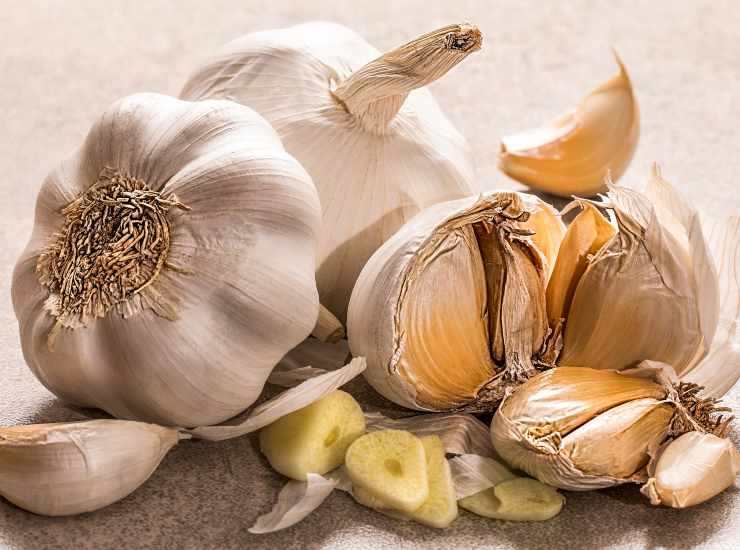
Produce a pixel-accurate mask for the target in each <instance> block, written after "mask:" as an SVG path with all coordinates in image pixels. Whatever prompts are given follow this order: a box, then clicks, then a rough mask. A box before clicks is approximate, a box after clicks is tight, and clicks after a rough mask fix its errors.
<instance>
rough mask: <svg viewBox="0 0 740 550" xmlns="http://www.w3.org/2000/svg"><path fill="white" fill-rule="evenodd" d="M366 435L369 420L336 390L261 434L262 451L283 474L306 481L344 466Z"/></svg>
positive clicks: (356, 406) (358, 408) (349, 397)
mask: <svg viewBox="0 0 740 550" xmlns="http://www.w3.org/2000/svg"><path fill="white" fill-rule="evenodd" d="M363 433H365V416H364V415H363V413H362V409H361V408H360V405H359V404H358V403H357V401H355V399H354V398H353V397H352V396H351V395H350V394H348V393H346V392H343V391H341V390H336V391H335V392H333V393H330V394H329V395H327V396H326V397H323V398H321V399H320V400H318V401H316V402H315V403H312V404H311V405H309V406H308V407H305V408H303V409H300V410H298V411H295V412H293V413H290V414H288V415H285V416H283V417H282V418H280V419H279V420H277V421H275V422H273V423H272V424H270V425H269V426H266V427H265V428H263V429H262V430H261V431H260V448H261V450H262V452H263V453H264V455H265V456H266V457H267V460H268V461H269V462H270V465H271V466H272V467H273V468H274V469H275V470H277V471H278V472H280V473H281V474H283V475H285V476H288V477H291V478H293V479H297V480H305V479H306V475H307V474H308V473H315V474H322V475H323V474H325V473H327V472H329V471H331V470H333V469H334V468H336V467H337V466H339V465H341V464H342V463H343V462H344V455H345V454H346V452H347V448H348V447H349V446H350V444H351V443H352V442H353V441H354V440H355V439H357V438H358V437H360V436H361V435H362V434H363Z"/></svg>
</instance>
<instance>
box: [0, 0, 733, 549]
mask: <svg viewBox="0 0 740 550" xmlns="http://www.w3.org/2000/svg"><path fill="white" fill-rule="evenodd" d="M315 19H327V20H334V21H338V22H341V23H344V24H347V25H349V26H351V27H353V28H354V29H355V30H357V31H358V32H360V33H361V34H363V35H364V36H365V37H366V38H367V39H368V40H369V41H370V42H372V43H374V44H375V45H377V46H378V47H380V48H390V47H393V46H396V45H398V44H400V43H402V42H404V41H406V40H407V39H409V38H411V37H412V36H414V35H415V34H417V33H420V32H423V31H427V30H430V29H433V28H436V27H438V26H441V25H443V24H447V23H450V22H458V21H461V20H466V19H467V20H470V21H472V22H474V23H476V24H477V25H479V26H480V28H481V29H482V31H483V32H484V34H485V46H484V50H483V51H482V52H479V53H476V54H475V55H474V56H473V57H471V58H470V59H469V60H468V61H466V62H465V63H464V64H463V65H461V66H460V67H458V68H456V69H455V70H454V71H453V72H452V73H451V74H450V75H449V76H448V77H447V78H445V79H444V80H442V81H441V82H438V83H435V84H434V85H433V86H432V88H433V90H434V93H435V94H436V96H437V98H438V100H439V102H440V103H441V104H442V105H443V107H444V108H445V109H446V110H447V112H448V113H449V116H450V118H451V119H452V120H453V121H454V122H455V123H456V124H457V125H458V127H459V128H460V129H461V131H462V132H463V133H464V134H465V135H466V136H467V137H468V138H469V139H470V141H471V143H472V146H473V149H474V151H475V156H476V160H477V163H478V168H479V173H480V177H481V178H482V180H483V181H485V182H486V184H487V185H489V186H497V187H511V188H517V184H515V183H514V182H512V181H510V180H508V179H507V178H506V177H505V176H503V175H501V174H500V173H498V172H497V170H496V166H495V162H496V151H497V149H498V145H497V143H498V139H499V137H500V136H501V135H503V134H504V133H509V132H513V131H516V130H519V129H524V128H528V127H530V126H533V125H537V124H539V123H541V122H543V121H545V120H547V119H548V118H550V117H552V116H554V115H556V114H558V113H559V112H561V111H563V110H564V109H567V108H569V107H571V106H572V105H574V104H575V102H576V101H577V100H578V99H579V98H580V97H581V96H582V95H583V94H585V93H586V92H587V91H588V90H589V89H590V88H591V87H593V86H595V85H596V84H598V83H599V82H600V81H602V80H603V79H605V78H607V77H608V76H610V75H611V74H612V73H613V72H614V71H615V65H614V62H613V60H612V58H611V53H610V50H609V48H610V46H612V45H613V46H615V47H616V48H617V49H618V50H619V53H620V55H621V56H622V58H623V59H624V61H625V63H626V65H627V67H628V68H629V70H630V73H631V76H632V79H633V81H634V84H635V87H636V90H637V95H638V98H639V101H640V106H641V110H642V137H641V142H640V146H639V148H638V151H637V155H636V157H635V159H634V161H633V163H632V165H631V167H630V169H629V171H628V173H627V174H626V176H625V177H624V179H623V180H622V181H623V182H624V183H625V184H627V185H635V184H639V183H640V182H642V181H643V179H644V177H645V176H646V175H647V172H648V168H649V166H650V164H651V163H652V162H653V161H659V162H660V163H661V164H662V165H663V169H664V175H665V176H666V177H667V178H668V179H669V180H671V181H674V182H675V183H676V184H677V185H678V187H679V188H681V189H682V190H683V191H685V192H686V193H687V194H688V195H689V197H690V198H691V200H692V201H693V202H694V203H695V204H697V205H698V206H699V207H700V208H702V209H703V210H704V211H706V212H710V211H712V212H717V213H719V214H722V215H728V214H735V215H737V214H739V213H740V199H739V198H738V187H737V185H738V184H737V174H738V173H740V155H738V153H737V150H738V145H740V137H739V134H738V132H739V130H738V120H740V102H738V101H737V98H738V96H739V95H740V65H738V59H740V8H739V7H738V4H737V3H736V2H733V1H731V0H728V1H718V0H715V1H702V2H698V1H697V2H671V1H668V0H661V1H653V2H638V1H620V2H607V1H588V0H579V1H570V2H567V3H555V2H553V3H543V2H537V1H535V0H530V1H516V2H514V1H502V0H500V1H497V2H484V1H482V0H481V1H478V2H466V1H460V2H452V3H451V2H429V1H424V0H414V1H408V2H391V1H390V0H376V1H374V2H367V3H355V2H341V1H336V2H315V1H311V2H304V1H299V0H290V1H286V2H267V1H264V2H261V1H260V2H258V1H244V0H242V1H238V2H226V1H210V2H201V1H198V0H181V1H178V2H174V1H172V2H165V1H150V2H146V3H145V2H112V1H111V2H92V1H90V2H64V3H62V2H32V1H27V2H22V3H10V2H4V3H3V4H2V9H0V28H2V29H3V32H2V33H0V75H2V85H1V86H0V107H1V108H2V114H3V116H2V119H3V124H2V127H3V131H2V133H1V134H0V174H2V179H0V236H1V238H2V247H0V346H1V348H0V349H2V354H0V424H2V425H10V424H19V423H29V422H48V421H59V420H68V419H73V418H78V416H77V415H76V413H74V412H73V411H70V410H68V409H65V408H64V407H63V406H62V404H61V403H59V402H58V401H57V400H56V399H54V398H53V397H52V396H51V395H50V394H49V393H48V392H47V391H46V390H44V388H42V387H41V385H40V384H39V383H38V382H37V381H36V380H35V379H34V378H33V376H32V375H31V374H30V372H29V371H28V370H27V369H26V367H25V366H24V363H23V357H22V355H21V352H20V349H19V343H18V332H17V326H16V322H15V318H14V315H13V312H12V307H11V304H10V292H9V290H10V277H11V273H12V269H13V264H14V262H15V259H16V257H17V256H18V254H19V253H20V251H21V249H22V247H23V246H24V243H25V241H26V239H27V238H28V236H29V233H30V228H31V224H32V219H33V204H34V200H35V195H36V191H37V190H38V188H39V186H40V184H41V181H42V179H43V177H44V175H45V174H46V173H47V172H48V171H49V170H50V169H51V168H52V167H53V166H54V165H55V164H56V163H57V162H58V161H59V160H61V159H62V158H64V157H65V156H67V155H69V154H70V153H71V152H72V151H73V150H74V149H75V148H76V147H77V146H78V145H79V144H80V143H81V141H82V139H83V137H84V135H85V133H86V132H87V129H88V127H89V125H90V123H91V121H92V120H93V118H94V117H95V116H97V114H98V113H100V112H101V111H102V110H103V109H104V108H105V107H106V106H107V105H108V104H110V103H111V102H112V101H114V100H115V99H117V98H119V97H121V96H123V95H126V94H129V93H134V92H139V91H156V92H161V93H169V94H177V93H178V91H179V89H180V86H181V85H182V83H183V82H184V79H185V77H186V75H187V74H188V72H189V71H190V70H191V69H192V68H193V67H195V65H196V64H197V63H199V62H200V61H201V60H202V59H204V58H205V57H207V56H208V55H209V54H210V53H211V52H213V51H214V50H215V49H216V48H217V47H219V46H220V45H221V44H222V43H224V42H226V41H228V40H230V39H232V38H235V37H237V36H239V35H240V34H243V33H246V32H249V31H254V30H259V29H267V28H273V27H280V26H285V25H289V24H293V23H298V22H302V21H309V20H315ZM349 389H350V391H352V392H353V393H355V395H357V396H358V397H359V398H360V399H361V400H363V401H365V402H372V403H375V404H382V403H381V399H380V398H379V397H377V396H376V395H374V394H373V393H372V391H371V390H369V389H368V388H367V386H365V385H364V384H363V383H362V382H361V381H357V382H353V383H352V384H351V385H350V386H349ZM738 395H739V393H738V389H737V388H736V389H735V390H734V391H733V393H731V395H730V398H729V402H730V404H731V405H732V406H733V407H734V408H735V411H738V410H740V407H739V405H738ZM733 437H734V439H735V441H736V442H737V439H738V438H737V432H735V434H733ZM283 483H284V480H283V479H282V478H281V477H280V476H279V475H277V474H275V473H274V472H272V471H271V470H270V469H269V468H268V467H267V463H266V462H265V460H263V458H262V457H261V456H260V455H259V453H258V452H257V448H256V444H255V440H254V438H249V437H246V438H242V439H239V440H236V441H229V442H223V443H213V444H211V443H205V442H183V443H182V444H181V445H180V446H178V447H177V448H176V449H175V450H174V451H173V452H172V453H171V454H170V455H169V456H168V457H167V458H166V459H165V461H164V463H163V464H162V466H161V467H160V468H159V469H158V470H157V472H156V473H155V474H154V476H153V477H152V478H151V480H150V481H149V482H148V483H147V484H145V485H144V486H143V487H142V488H141V489H139V490H138V491H136V492H135V493H134V494H133V495H131V496H130V497H128V498H126V499H125V500H123V501H121V502H119V503H117V504H114V505H112V506H110V507H108V508H106V509H104V510H101V511H98V512H95V513H92V514H86V515H83V516H79V517H73V518H56V519H52V518H43V517H38V516H34V515H32V514H29V513H26V512H24V511H22V510H19V509H17V508H15V507H13V506H11V505H9V504H8V503H7V502H6V501H3V500H0V547H2V548H9V549H13V550H31V549H33V550H40V549H44V548H58V549H66V548H74V549H75V550H84V549H101V548H162V549H169V548H172V549H178V550H187V549H203V548H225V549H229V548H235V549H236V548H245V547H249V548H281V549H282V548H352V549H357V550H363V549H370V548H380V547H388V548H448V547H454V548H510V547H517V548H528V549H534V548H570V547H574V546H575V547H578V548H643V547H670V548H688V547H704V548H736V547H738V544H739V539H740V517H739V515H738V512H737V510H738V505H739V504H740V491H738V490H737V488H734V489H730V490H728V491H726V492H725V493H724V494H722V495H721V496H719V497H718V498H716V499H714V500H712V501H711V502H708V503H705V504H703V505H701V506H698V507H696V508H693V509H691V510H688V511H676V510H668V509H661V508H652V507H650V506H648V505H647V504H646V502H645V501H644V500H643V498H642V497H641V496H640V495H639V493H638V491H637V489H636V488H635V487H622V488H617V489H612V490H606V491H601V492H592V493H586V494H569V495H568V503H567V505H566V506H565V508H564V510H563V512H562V514H560V515H559V516H558V517H557V518H555V519H554V520H552V521H549V522H546V523H540V524H516V523H506V522H495V521H489V520H484V519H482V518H478V517H476V516H473V515H470V514H467V513H463V514H462V516H461V517H460V518H459V519H458V520H457V522H456V523H455V524H454V526H453V527H452V528H450V529H448V530H446V531H436V530H433V529H430V528H426V527H423V526H420V525H416V524H414V523H402V522H398V521H394V520H392V519H389V518H387V517H385V516H383V515H380V514H377V513H373V512H371V511H369V510H367V509H364V508H362V507H360V506H359V505H357V504H355V503H354V502H353V501H352V499H351V498H350V497H348V496H347V495H345V494H343V493H336V494H333V495H332V496H331V497H330V498H329V499H328V500H327V501H326V502H325V503H324V505H323V506H322V507H321V508H320V509H319V510H318V511H317V512H315V513H314V514H313V515H311V516H310V517H308V518H307V519H306V520H305V521H303V522H302V523H300V524H299V525H297V526H295V527H293V528H291V529H288V530H286V531H283V532H280V533H277V534H272V535H263V536H256V535H250V534H249V533H248V531H247V528H248V527H249V526H250V525H251V524H252V523H253V521H254V519H255V518H256V517H257V516H258V515H260V514H261V513H264V512H265V511H267V510H268V509H269V508H270V507H271V505H272V502H273V500H274V498H275V496H276V494H277V491H278V490H279V488H280V487H281V486H282V484H283Z"/></svg>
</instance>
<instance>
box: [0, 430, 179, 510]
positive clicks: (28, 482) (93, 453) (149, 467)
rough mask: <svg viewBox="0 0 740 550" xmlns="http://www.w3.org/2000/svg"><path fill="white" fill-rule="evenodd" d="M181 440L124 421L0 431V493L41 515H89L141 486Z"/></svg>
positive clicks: (171, 433)
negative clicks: (84, 513) (88, 513)
mask: <svg viewBox="0 0 740 550" xmlns="http://www.w3.org/2000/svg"><path fill="white" fill-rule="evenodd" d="M182 437H187V436H185V435H182V434H178V431H177V430H175V429H171V428H164V427H161V426H155V425H153V424H144V423H141V422H130V421H124V420H91V421H87V422H73V423H67V424H36V425H32V426H14V427H10V428H0V495H2V496H3V497H5V498H6V499H8V500H9V501H10V502H12V503H13V504H15V505H17V506H19V507H20V508H24V509H25V510H28V511H31V512H34V513H36V514H42V515H46V516H66V515H72V514H81V513H83V512H91V511H93V510H97V509H99V508H102V507H104V506H107V505H109V504H112V503H113V502H116V501H117V500H120V499H122V498H124V497H126V496H127V495H129V494H130V493H131V492H133V491H134V490H136V489H137V488H138V487H139V486H141V485H142V484H143V483H144V482H145V481H146V480H147V479H148V478H149V476H151V474H152V473H153V472H154V470H155V469H156V468H157V466H158V465H159V463H160V462H161V461H162V459H163V458H164V456H165V455H166V454H167V452H168V451H169V450H170V449H171V448H172V447H173V446H174V445H176V444H177V442H178V440H179V439H180V438H182Z"/></svg>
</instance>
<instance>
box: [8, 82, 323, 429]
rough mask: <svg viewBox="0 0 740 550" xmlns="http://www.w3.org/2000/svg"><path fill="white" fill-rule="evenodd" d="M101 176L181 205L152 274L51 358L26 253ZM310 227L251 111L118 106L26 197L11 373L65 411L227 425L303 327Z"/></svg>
mask: <svg viewBox="0 0 740 550" xmlns="http://www.w3.org/2000/svg"><path fill="white" fill-rule="evenodd" d="M109 168H112V169H114V170H115V171H117V172H118V173H120V174H123V175H127V176H130V177H132V178H136V179H138V180H141V181H142V182H144V183H145V184H146V186H147V187H148V188H149V190H150V191H151V192H159V193H160V194H161V195H162V196H165V197H166V196H169V195H174V196H176V197H177V199H178V200H179V201H180V202H181V203H182V204H185V205H187V207H188V208H189V209H190V210H187V211H185V210H179V209H171V211H170V212H169V213H168V216H169V225H170V241H171V242H170V246H169V251H168V253H167V256H166V260H165V264H164V265H163V267H162V270H161V271H160V272H159V274H158V275H157V276H156V278H155V279H153V280H151V281H150V284H148V286H146V288H141V289H139V291H137V293H135V294H133V295H131V296H130V298H129V299H127V300H126V301H123V302H121V303H119V304H117V305H116V307H115V309H111V310H110V311H109V312H107V314H105V316H103V317H102V318H95V317H93V318H88V319H87V320H86V321H85V320H83V321H81V324H82V325H83V326H79V327H78V328H66V327H65V328H61V329H59V330H58V334H57V335H56V338H54V342H55V346H54V351H51V350H50V348H49V346H48V342H49V337H50V334H51V333H52V332H53V331H54V330H57V328H55V327H58V325H57V322H56V319H55V316H54V315H53V314H52V313H50V312H49V311H48V310H49V308H48V307H47V305H48V301H49V299H50V294H49V290H48V289H47V287H45V286H43V285H42V284H41V283H40V279H39V274H38V273H37V265H39V258H40V257H41V256H42V255H43V254H44V253H45V252H47V251H48V250H49V247H50V246H51V244H52V243H54V242H55V237H54V234H55V232H58V231H60V230H61V229H62V228H63V226H64V223H65V217H64V215H63V214H62V213H61V210H62V209H63V208H65V207H67V206H68V205H70V204H71V203H73V202H74V201H75V200H77V199H78V197H80V195H81V194H83V193H85V192H86V191H87V190H89V188H90V187H91V186H92V185H93V184H95V183H96V182H98V181H99V178H100V176H101V173H103V171H104V170H106V169H109ZM319 222H320V205H319V202H318V196H317V193H316V189H315V188H314V186H313V184H312V182H311V179H310V177H309V176H308V174H307V173H306V172H305V170H304V169H303V168H302V167H301V166H300V165H299V164H298V162H297V161H296V160H295V159H293V157H291V156H290V155H289V154H287V153H286V152H285V150H284V149H283V146H282V144H281V143H280V140H279V138H278V136H277V135H276V133H275V132H274V130H273V129H272V128H271V127H270V126H269V124H268V123H267V122H266V121H265V120H264V119H263V118H262V117H260V116H259V115H258V114H257V113H255V112H254V111H252V110H250V109H248V108H246V107H243V106H241V105H237V104H235V103H232V102H226V101H203V102H198V103H191V102H186V101H180V100H177V99H174V98H170V97H167V96H162V95H158V94H138V95H133V96H129V97H126V98H124V99H122V100H120V101H118V102H116V103H114V104H113V105H112V106H111V107H110V108H108V109H107V110H106V111H105V112H104V113H103V114H102V115H101V117H100V118H99V119H98V120H97V121H96V122H95V124H94V125H93V127H92V129H91V130H90V132H89V134H88V136H87V138H86V140H85V142H84V144H83V146H82V148H81V149H80V150H79V151H78V152H77V153H76V154H75V155H73V156H72V157H71V158H70V159H68V160H66V161H65V162H63V163H62V164H61V165H60V166H59V167H58V168H56V169H55V170H54V171H52V172H51V174H50V175H49V176H48V177H47V178H46V180H45V182H44V185H43V186H42V188H41V191H40V192H39V196H38V200H37V205H36V220H35V225H34V230H33V234H32V236H31V239H30V242H29V244H28V246H27V248H26V250H25V252H24V253H23V255H22V256H21V258H20V259H19V261H18V263H17V265H16V268H15V271H14V274H13V288H12V296H13V306H14V309H15V313H16V317H17V318H18V323H19V329H20V336H21V344H22V347H23V353H24V357H25V359H26V363H27V364H28V365H29V367H30V368H31V370H32V371H33V372H34V374H35V375H36V376H37V378H38V379H39V380H40V381H41V382H42V383H43V384H44V385H45V386H46V387H47V388H49V389H50V390H51V391H52V392H53V393H55V394H56V395H58V396H59V397H61V398H62V399H64V400H65V401H67V402H71V403H74V404H77V405H81V406H86V407H97V408H100V409H103V410H105V411H107V412H109V413H110V414H112V415H113V416H116V417H118V418H126V419H138V420H148V421H156V422H158V423H161V424H166V425H178V426H199V425H208V424H215V423H218V422H221V421H223V420H225V419H228V418H231V417H233V416H234V415H236V414H238V413H240V412H242V411H243V410H244V409H246V408H247V407H248V406H249V405H251V404H252V403H253V402H254V401H255V400H256V399H257V397H258V395H259V394H260V392H261V390H262V387H263V385H264V383H265V380H266V379H267V377H268V375H269V374H270V371H271V370H272V368H273V367H274V366H275V364H276V363H277V362H278V361H279V360H280V359H281V357H282V356H283V355H285V353H286V352H288V351H289V350H290V349H291V348H293V347H294V346H295V345H297V344H298V343H299V342H300V341H302V340H303V339H304V338H305V337H306V336H307V335H308V334H309V333H310V332H311V329H312V328H313V327H314V324H315V322H316V318H317V314H318V296H317V291H316V287H315V279H314V272H315V252H314V248H315V246H314V245H315V242H316V238H317V235H318V226H319ZM140 235H141V234H140ZM155 238H156V237H154V236H152V239H151V241H153V240H154V239H155ZM277 251H279V252H277ZM134 261H136V260H134ZM51 297H52V298H53V296H51Z"/></svg>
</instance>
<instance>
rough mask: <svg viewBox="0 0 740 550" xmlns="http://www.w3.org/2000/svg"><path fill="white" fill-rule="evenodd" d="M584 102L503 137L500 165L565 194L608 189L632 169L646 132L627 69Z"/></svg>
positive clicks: (507, 171) (510, 173)
mask: <svg viewBox="0 0 740 550" xmlns="http://www.w3.org/2000/svg"><path fill="white" fill-rule="evenodd" d="M615 57H616V60H617V64H618V65H619V74H618V75H616V76H614V77H613V78H611V79H610V80H608V81H606V82H604V83H603V84H602V85H601V86H599V87H598V88H596V89H595V90H593V91H592V92H591V93H590V94H588V95H587V96H586V97H585V98H583V99H582V100H581V102H580V103H579V104H578V106H577V107H576V108H575V109H574V110H573V111H571V112H569V113H567V114H565V115H563V116H561V117H559V118H557V119H556V120H554V121H553V122H551V123H550V124H548V125H545V126H543V127H541V128H537V129H535V130H530V131H527V132H522V133H520V134H516V135H512V136H508V137H505V138H503V139H502V140H501V152H500V153H499V168H500V169H501V170H502V171H503V172H504V173H505V174H507V175H508V176H511V177H512V178H514V179H515V180H517V181H520V182H522V183H524V184H526V185H529V186H531V187H534V188H535V189H539V190H541V191H545V192H547V193H551V194H553V195H559V196H562V197H570V196H572V195H580V196H589V195H595V194H596V193H599V192H601V191H604V190H606V186H605V183H604V182H605V178H606V177H607V176H610V177H611V178H612V179H613V180H614V181H616V180H618V179H619V177H620V176H621V175H622V174H623V173H624V171H625V170H626V169H627V166H628V165H629V163H630V160H631V159H632V156H633V154H634V152H635V149H636V147H637V141H638V139H639V135H640V113H639V109H638V106H637V100H636V98H635V94H634V92H633V90H632V83H631V81H630V78H629V76H628V75H627V70H626V69H625V67H624V65H623V64H622V62H621V60H620V59H619V57H618V56H616V54H615Z"/></svg>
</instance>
